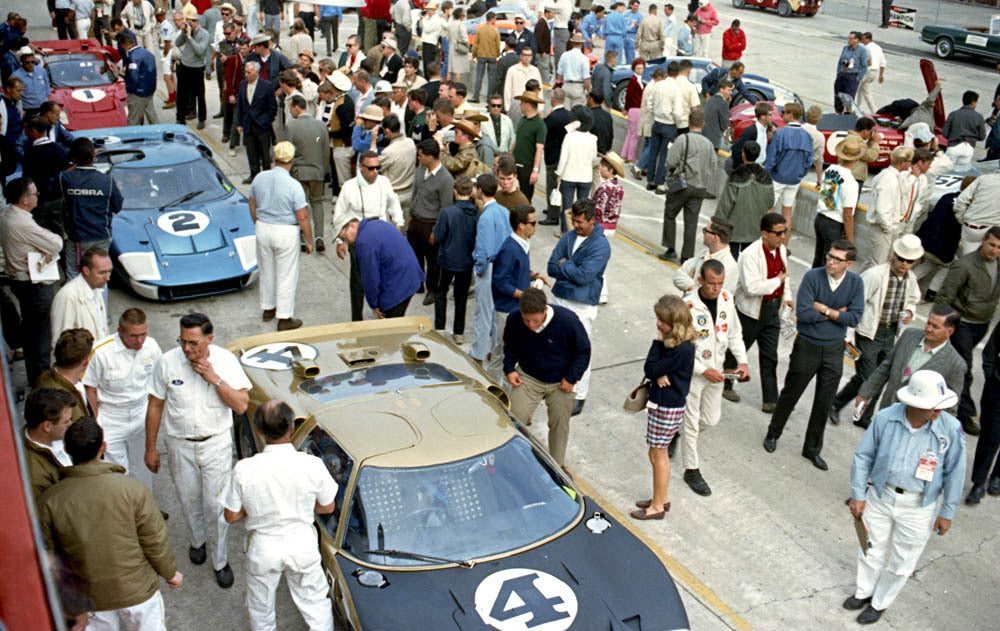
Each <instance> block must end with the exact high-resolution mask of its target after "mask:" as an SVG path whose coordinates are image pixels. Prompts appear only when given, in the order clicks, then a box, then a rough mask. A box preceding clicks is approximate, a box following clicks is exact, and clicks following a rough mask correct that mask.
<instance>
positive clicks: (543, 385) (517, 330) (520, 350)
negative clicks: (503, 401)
mask: <svg viewBox="0 0 1000 631" xmlns="http://www.w3.org/2000/svg"><path fill="white" fill-rule="evenodd" d="M518 307H519V308H518V309H517V310H514V311H512V312H511V314H510V315H509V316H507V327H506V328H505V329H504V334H503V343H504V351H503V371H504V374H506V376H507V383H509V384H510V385H511V386H513V387H514V389H513V391H512V392H511V395H510V411H511V412H512V413H513V414H514V416H515V417H517V418H518V419H520V420H521V422H523V423H525V424H527V425H530V424H531V417H532V415H533V414H534V413H535V408H537V407H538V404H539V403H541V401H542V399H544V400H545V407H546V408H547V409H548V413H549V453H550V454H552V457H553V458H555V460H556V462H558V463H559V464H563V463H565V461H566V443H567V442H569V418H570V412H572V411H573V388H574V386H575V385H576V383H577V382H578V381H579V380H580V378H581V377H582V376H583V373H584V371H585V370H586V369H587V366H588V365H589V364H590V339H589V338H588V337H587V332H586V331H585V330H584V329H583V325H582V324H581V323H580V319H579V318H577V317H576V314H575V313H573V312H572V311H570V310H569V309H567V308H565V307H560V306H557V305H549V304H547V303H546V300H545V292H543V291H542V290H541V289H535V288H533V287H529V288H528V289H525V290H524V291H523V292H522V293H521V297H520V298H518ZM515 367H516V369H515Z"/></svg>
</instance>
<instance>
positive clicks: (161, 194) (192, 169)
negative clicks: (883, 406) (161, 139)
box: [111, 160, 233, 210]
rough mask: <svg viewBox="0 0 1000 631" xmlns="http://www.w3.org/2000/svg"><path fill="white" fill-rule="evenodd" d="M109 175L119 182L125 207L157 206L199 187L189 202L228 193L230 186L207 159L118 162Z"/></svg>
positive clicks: (210, 198) (214, 197)
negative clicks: (147, 164) (146, 163)
mask: <svg viewBox="0 0 1000 631" xmlns="http://www.w3.org/2000/svg"><path fill="white" fill-rule="evenodd" d="M111 176H112V177H113V178H114V179H115V182H117V183H118V188H119V190H121V192H122V195H123V196H124V197H125V201H124V203H123V204H122V208H124V209H125V210H143V209H149V208H159V207H160V206H163V205H164V204H169V203H170V202H172V201H174V200H177V199H180V198H182V197H184V196H185V195H187V194H188V193H194V192H196V191H201V193H199V194H198V195H196V196H194V197H192V198H191V199H189V200H188V201H189V202H192V203H195V202H205V201H210V200H213V199H218V198H220V197H223V196H225V195H227V194H228V193H229V192H230V191H231V190H232V189H233V187H232V186H231V185H230V184H229V182H227V181H226V179H225V178H224V177H222V174H221V173H219V171H218V169H216V168H215V167H214V166H213V165H212V164H211V163H210V162H208V161H206V160H192V161H191V162H183V163H180V164H170V165H164V166H157V167H138V166H125V165H121V164H120V165H117V166H115V167H114V168H112V169H111Z"/></svg>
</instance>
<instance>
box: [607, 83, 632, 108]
mask: <svg viewBox="0 0 1000 631" xmlns="http://www.w3.org/2000/svg"><path fill="white" fill-rule="evenodd" d="M627 90H628V79H625V80H624V81H619V82H618V83H617V84H616V85H615V90H614V92H612V93H611V101H612V106H613V107H614V108H615V109H616V110H618V111H619V112H622V113H627V112H625V92H626V91H627Z"/></svg>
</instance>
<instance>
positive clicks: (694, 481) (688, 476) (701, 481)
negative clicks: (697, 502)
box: [684, 469, 712, 497]
mask: <svg viewBox="0 0 1000 631" xmlns="http://www.w3.org/2000/svg"><path fill="white" fill-rule="evenodd" d="M684 481H685V482H687V485H688V486H690V487H691V490H692V491H694V492H695V493H697V494H698V495H701V496H704V497H708V496H709V495H711V494H712V489H710V488H709V486H708V483H707V482H705V478H703V477H701V471H699V470H697V469H685V470H684Z"/></svg>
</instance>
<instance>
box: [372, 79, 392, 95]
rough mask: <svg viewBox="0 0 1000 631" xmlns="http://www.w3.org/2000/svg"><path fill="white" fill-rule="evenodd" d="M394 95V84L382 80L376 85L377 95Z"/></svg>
mask: <svg viewBox="0 0 1000 631" xmlns="http://www.w3.org/2000/svg"><path fill="white" fill-rule="evenodd" d="M390 93H392V84H391V83H389V82H388V81H386V80H385V79H382V80H381V81H379V82H378V83H376V84H375V94H390Z"/></svg>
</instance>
